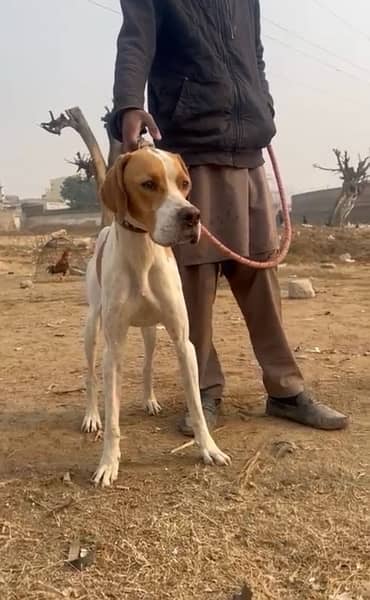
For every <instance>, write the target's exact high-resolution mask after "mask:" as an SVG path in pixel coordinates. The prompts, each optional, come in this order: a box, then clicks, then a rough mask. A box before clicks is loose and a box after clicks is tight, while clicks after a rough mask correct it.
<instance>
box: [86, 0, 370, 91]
mask: <svg viewBox="0 0 370 600" xmlns="http://www.w3.org/2000/svg"><path fill="white" fill-rule="evenodd" d="M86 1H87V2H88V3H89V4H92V5H93V6H96V7H97V8H101V9H103V10H106V11H108V12H111V13H114V14H118V15H120V14H121V13H120V11H118V10H116V9H115V8H112V7H110V6H107V5H106V4H102V3H100V2H97V0H86ZM313 1H314V2H318V0H313ZM265 20H266V21H269V22H270V23H272V24H273V25H275V26H276V27H279V28H280V29H282V30H285V31H287V32H288V33H292V34H293V35H296V37H298V38H300V37H301V39H303V41H305V42H306V43H310V44H311V45H313V46H317V47H319V48H320V49H321V50H323V51H325V52H327V53H329V54H332V55H333V56H335V57H336V55H335V54H334V53H332V52H331V51H329V50H327V49H325V48H323V47H321V46H319V45H318V44H314V43H313V42H312V43H311V42H309V41H308V40H306V39H305V38H303V36H299V34H295V33H294V32H291V31H290V30H288V29H286V28H285V27H283V26H281V25H279V24H277V23H274V21H272V20H269V19H265ZM264 37H266V38H268V39H270V40H272V41H274V42H276V43H278V44H281V45H282V46H285V47H286V48H289V49H293V50H294V51H295V52H297V53H298V54H302V55H303V56H305V57H306V58H309V59H310V60H314V61H316V62H318V63H319V64H322V65H324V66H325V67H327V68H329V69H332V70H334V71H336V72H338V73H342V74H344V75H347V77H351V78H352V79H357V80H358V81H361V82H362V83H366V84H368V85H370V81H366V80H364V79H361V78H360V77H357V76H356V75H354V74H352V73H348V71H345V70H344V69H340V68H339V67H336V66H335V65H332V64H330V63H327V62H325V61H323V60H321V59H319V58H317V57H316V56H313V55H312V54H309V53H308V52H305V51H304V50H301V49H300V48H296V47H295V46H292V45H291V44H287V43H286V42H283V41H282V40H279V39H278V38H275V37H273V36H271V35H265V36H264ZM369 40H370V37H369ZM338 58H341V57H338ZM341 60H344V59H342V58H341ZM346 62H349V63H350V64H353V66H356V67H357V66H358V65H354V63H351V62H350V61H348V60H346ZM359 68H363V69H365V68H364V67H359ZM365 70H366V71H367V69H365ZM369 72H370V69H369Z"/></svg>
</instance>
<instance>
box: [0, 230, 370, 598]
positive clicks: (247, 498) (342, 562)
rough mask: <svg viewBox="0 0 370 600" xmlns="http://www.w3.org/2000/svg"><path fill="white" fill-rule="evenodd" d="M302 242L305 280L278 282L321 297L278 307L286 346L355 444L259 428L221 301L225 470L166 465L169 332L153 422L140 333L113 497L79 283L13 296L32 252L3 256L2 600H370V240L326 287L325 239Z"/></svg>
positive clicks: (162, 343)
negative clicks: (307, 287) (90, 424)
mask: <svg viewBox="0 0 370 600" xmlns="http://www.w3.org/2000/svg"><path fill="white" fill-rule="evenodd" d="M322 235H323V234H322V232H321V233H320V232H318V233H317V239H319V238H320V240H321V237H322ZM325 235H326V238H327V235H328V234H327V233H325ZM359 235H360V234H358V233H356V232H355V231H354V230H353V231H352V232H349V233H348V235H347V238H346V241H345V243H344V242H343V240H342V239H341V238H340V236H339V237H338V239H339V240H340V243H339V245H338V244H337V243H336V242H335V241H333V240H331V241H330V243H329V244H328V243H326V242H325V243H326V245H327V246H330V244H331V246H330V247H331V248H332V247H333V244H334V245H335V247H336V248H337V250H336V251H335V252H334V251H333V252H332V251H331V250H330V253H329V252H328V253H327V256H329V257H333V256H338V255H339V254H340V251H341V250H343V252H352V253H353V256H354V257H355V258H356V248H357V246H356V244H357V242H356V244H354V245H353V244H352V242H351V239H354V238H355V236H359ZM302 236H306V239H307V241H308V240H310V250H309V253H308V257H307V255H305V253H304V252H302V256H301V259H299V246H300V244H301V240H302V239H304V237H303V238H302V237H301V236H298V237H299V238H300V239H299V243H298V242H297V238H296V240H295V247H294V248H293V251H292V255H291V257H292V258H291V261H289V260H288V263H289V262H291V263H294V264H290V265H289V264H288V266H287V267H285V268H283V269H281V270H280V276H281V284H282V290H283V297H284V295H285V294H284V290H285V289H286V287H287V281H288V279H289V277H291V276H293V275H297V276H306V275H307V276H310V277H311V278H312V280H313V283H314V287H315V289H316V291H317V292H318V293H317V296H316V298H314V299H311V300H299V301H291V300H287V299H284V301H283V302H284V314H285V323H286V329H287V333H288V335H289V339H290V342H291V345H292V347H294V348H295V349H296V354H297V359H298V360H299V363H300V365H301V366H302V369H303V371H304V374H305V376H306V379H307V383H308V385H309V386H310V388H312V389H313V391H314V392H315V394H316V395H317V397H319V398H320V399H321V400H322V401H324V402H327V403H328V404H330V405H333V406H335V407H336V408H338V409H339V410H342V411H344V412H346V413H348V414H349V415H350V417H351V426H350V428H349V430H348V431H346V432H339V433H336V432H335V433H325V432H318V431H312V430H310V429H306V428H303V427H300V426H298V425H295V424H292V423H288V422H283V421H279V420H274V419H271V418H267V417H265V416H264V414H263V412H264V402H263V398H264V391H263V388H262V385H261V378H260V373H259V370H258V367H257V365H256V362H255V360H254V358H253V356H252V353H251V349H250V345H249V341H248V339H247V336H246V331H245V327H244V324H243V322H242V321H241V319H240V315H239V312H238V309H237V307H236V306H235V303H234V302H233V300H232V297H231V295H230V292H229V291H228V289H227V288H226V287H224V285H221V287H220V290H219V294H218V298H217V302H216V307H215V339H216V345H217V348H218V350H219V353H220V356H221V359H222V364H223V367H224V371H225V374H226V378H227V389H226V394H225V406H224V416H223V419H222V423H221V425H222V426H223V427H222V429H220V431H218V432H217V433H216V434H215V438H216V440H217V442H218V443H219V445H220V446H221V448H222V449H224V450H225V451H227V452H228V453H230V455H231V456H232V459H233V463H232V466H231V467H230V468H210V467H204V466H203V465H201V464H200V463H199V460H198V457H197V453H196V450H195V449H194V448H187V449H184V450H183V451H181V452H179V453H177V454H175V455H173V454H171V450H172V449H173V448H175V447H177V446H179V445H181V444H182V442H183V441H184V440H183V438H182V437H181V436H180V434H179V433H177V431H176V423H177V420H178V418H179V416H180V414H181V412H182V410H183V406H184V397H183V391H182V385H181V382H180V379H179V376H178V372H177V367H176V361H175V356H174V352H173V349H172V347H171V344H170V342H169V340H168V339H167V335H166V333H165V332H164V331H163V330H160V331H159V347H158V348H157V351H156V360H155V380H156V391H157V396H158V398H159V400H160V402H161V404H162V406H163V413H162V414H161V416H159V417H148V416H145V415H144V414H143V412H142V409H141V363H142V352H143V347H142V343H141V339H140V335H139V334H138V332H136V331H132V333H131V334H130V338H129V343H128V347H127V352H126V354H125V365H124V372H125V376H124V387H123V390H122V409H121V433H122V441H121V446H122V451H123V460H122V463H121V468H120V474H119V480H118V482H117V484H116V485H115V486H114V487H113V488H112V489H108V490H101V489H96V488H94V487H93V486H92V485H91V483H90V477H91V475H92V472H93V470H94V468H95V467H96V465H97V462H98V459H99V455H100V452H101V448H102V441H101V440H98V441H94V435H84V434H82V433H80V431H79V428H80V424H81V421H82V417H83V413H84V403H85V398H84V391H83V389H82V388H83V386H84V377H85V364H84V356H83V347H82V328H83V323H84V317H85V312H86V305H85V299H84V290H83V282H82V280H78V279H74V280H69V281H66V282H63V283H59V282H51V283H42V284H36V285H34V286H33V287H32V288H29V289H20V287H19V283H20V281H21V280H22V279H24V278H25V277H27V276H29V275H32V273H33V265H32V261H33V260H34V254H33V253H32V250H31V245H32V244H33V243H34V241H33V240H32V239H31V238H24V239H22V238H20V239H19V240H18V239H15V238H14V239H13V238H5V237H2V238H1V239H0V286H1V295H0V330H1V340H2V342H1V347H0V355H1V372H0V385H1V394H0V410H1V417H0V429H1V435H0V598H1V600H26V599H27V600H44V599H50V600H54V599H55V600H59V599H67V600H72V599H78V600H82V599H84V600H85V599H86V600H87V599H88V600H105V599H110V600H111V599H112V600H125V599H129V600H141V599H145V600H146V599H148V600H167V599H168V600H192V599H194V600H207V599H212V600H233V598H234V594H237V593H238V592H239V593H240V591H241V588H242V586H243V585H244V583H245V584H246V586H247V588H248V589H249V590H250V591H251V592H252V594H253V596H252V595H250V594H248V593H247V588H246V590H245V594H244V596H241V595H240V596H239V595H237V596H235V598H240V600H245V599H248V598H253V600H265V599H274V600H319V599H322V600H365V599H369V598H370V519H369V507H370V400H369V396H370V368H369V367H370V323H369V311H370V290H369V281H370V262H369V263H367V261H366V251H367V252H368V253H369V250H370V238H369V233H367V234H361V236H364V237H363V238H362V237H361V240H362V242H361V244H360V246H361V248H360V250H358V252H359V253H360V254H361V256H359V257H358V258H359V259H360V261H358V262H356V263H354V264H349V265H340V264H338V265H337V268H336V269H333V270H324V269H322V268H320V266H319V265H318V264H314V263H318V262H319V260H320V258H321V256H322V255H324V254H325V251H324V250H323V246H322V240H321V241H319V242H318V243H317V247H316V252H315V239H316V238H315V232H312V231H309V232H304V231H303V232H302ZM320 236H321V237H320ZM322 239H324V238H322ZM297 243H298V249H297ZM312 244H313V246H312ZM301 247H303V248H307V244H306V245H305V244H301ZM312 247H313V250H312ZM325 258H327V257H326V256H325ZM307 260H309V261H310V262H306V261H307ZM302 261H303V262H302ZM9 272H10V273H12V274H8V273H9ZM99 364H100V361H99ZM99 373H100V367H99ZM63 392H64V393H63ZM66 473H69V474H70V477H71V483H68V482H67V481H63V477H64V476H65V474H66ZM75 539H80V541H81V545H82V546H83V547H84V548H86V549H87V550H92V551H93V552H94V556H93V564H92V565H91V566H89V567H88V568H87V569H86V570H84V571H82V572H80V571H78V570H76V569H73V568H71V567H70V566H68V565H66V564H65V560H66V558H67V556H68V550H69V546H70V543H71V541H73V540H75Z"/></svg>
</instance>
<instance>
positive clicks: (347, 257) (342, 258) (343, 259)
mask: <svg viewBox="0 0 370 600" xmlns="http://www.w3.org/2000/svg"><path fill="white" fill-rule="evenodd" d="M339 260H340V261H341V262H343V263H354V262H356V261H355V259H354V258H352V256H351V255H350V253H349V252H345V253H344V254H341V255H340V257H339Z"/></svg>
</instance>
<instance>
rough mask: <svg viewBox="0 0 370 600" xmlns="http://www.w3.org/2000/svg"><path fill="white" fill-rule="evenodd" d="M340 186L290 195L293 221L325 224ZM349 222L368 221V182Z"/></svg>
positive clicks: (369, 218)
mask: <svg viewBox="0 0 370 600" xmlns="http://www.w3.org/2000/svg"><path fill="white" fill-rule="evenodd" d="M340 193H341V188H329V189H326V190H316V191H314V192H305V193H303V194H296V195H294V196H293V197H292V220H293V223H297V224H302V223H303V222H305V221H306V222H307V223H309V224H310V225H326V223H327V222H328V220H329V217H330V214H331V212H332V210H333V208H334V205H335V202H336V201H337V199H338V196H339V195H340ZM349 222H350V223H353V224H355V225H357V224H368V223H370V184H369V185H367V186H366V187H365V188H364V189H363V191H362V194H361V196H360V198H359V199H358V201H357V204H356V206H355V207H354V209H353V211H352V212H351V214H350V217H349Z"/></svg>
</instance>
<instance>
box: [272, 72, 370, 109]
mask: <svg viewBox="0 0 370 600" xmlns="http://www.w3.org/2000/svg"><path fill="white" fill-rule="evenodd" d="M271 78H272V79H281V78H283V79H285V80H286V81H289V82H290V83H292V84H294V85H298V86H301V87H304V88H307V89H309V90H311V91H312V92H315V93H316V95H320V96H325V97H326V98H328V97H329V96H330V95H331V94H332V91H331V90H327V89H326V90H325V89H324V88H320V87H316V86H313V85H311V84H309V83H307V82H306V81H299V80H298V79H294V78H292V77H289V76H288V75H286V74H285V73H274V72H273V71H272V72H271V74H270V75H269V79H271ZM340 100H341V101H342V100H344V101H345V102H348V103H349V104H351V106H352V107H354V106H355V107H356V108H357V107H358V106H363V107H364V108H365V107H366V108H368V104H365V103H359V102H358V100H357V99H356V100H355V99H354V98H350V97H349V96H342V95H341V96H340Z"/></svg>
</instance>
